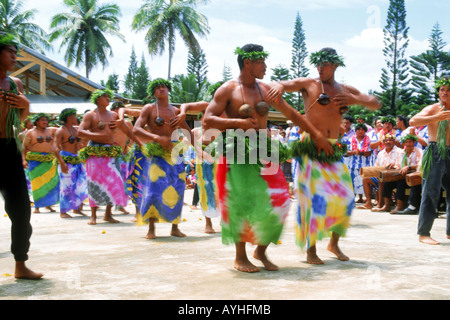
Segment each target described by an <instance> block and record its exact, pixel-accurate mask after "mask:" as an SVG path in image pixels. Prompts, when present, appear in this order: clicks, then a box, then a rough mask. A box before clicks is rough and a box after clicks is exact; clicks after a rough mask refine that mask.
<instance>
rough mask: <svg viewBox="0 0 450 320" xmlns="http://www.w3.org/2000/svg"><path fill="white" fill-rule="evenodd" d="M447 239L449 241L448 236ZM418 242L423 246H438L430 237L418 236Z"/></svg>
mask: <svg viewBox="0 0 450 320" xmlns="http://www.w3.org/2000/svg"><path fill="white" fill-rule="evenodd" d="M447 239H449V236H447ZM419 241H420V242H422V243H425V244H431V245H438V244H440V243H439V242H437V241H436V240H434V239H433V238H431V237H430V236H419Z"/></svg>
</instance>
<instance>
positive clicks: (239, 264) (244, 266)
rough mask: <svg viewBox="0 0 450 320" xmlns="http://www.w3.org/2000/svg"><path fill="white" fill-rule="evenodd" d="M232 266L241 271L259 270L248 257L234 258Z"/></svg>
mask: <svg viewBox="0 0 450 320" xmlns="http://www.w3.org/2000/svg"><path fill="white" fill-rule="evenodd" d="M234 268H235V269H236V270H239V271H242V272H248V273H254V272H259V268H258V267H257V266H255V265H254V264H252V263H251V262H250V261H249V260H248V259H243V260H237V259H236V260H235V261H234Z"/></svg>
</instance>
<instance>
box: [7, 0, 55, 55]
mask: <svg viewBox="0 0 450 320" xmlns="http://www.w3.org/2000/svg"><path fill="white" fill-rule="evenodd" d="M22 8H23V1H22V0H18V1H14V0H0V30H2V31H4V32H7V33H10V34H13V35H14V36H15V37H16V38H17V39H18V41H19V42H20V43H21V44H23V45H25V46H27V47H30V48H32V49H35V50H38V51H40V52H41V53H44V50H43V49H46V50H49V49H51V46H50V43H49V41H48V35H47V33H46V32H45V31H44V30H43V29H42V28H41V27H39V26H38V25H37V24H35V23H33V22H29V21H30V20H34V18H35V17H34V15H35V13H36V12H37V10H36V9H31V10H26V11H22Z"/></svg>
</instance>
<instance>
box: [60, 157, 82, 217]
mask: <svg viewBox="0 0 450 320" xmlns="http://www.w3.org/2000/svg"><path fill="white" fill-rule="evenodd" d="M60 155H61V157H63V159H64V161H65V162H66V164H67V167H68V169H69V171H68V172H67V173H63V172H62V171H61V166H58V172H59V182H60V204H59V206H60V210H61V212H69V211H70V210H78V209H79V208H80V206H81V204H82V203H83V201H84V200H86V199H87V197H88V188H87V177H86V168H85V166H84V163H83V162H81V159H80V158H79V157H78V155H77V154H74V153H71V152H67V151H61V152H60Z"/></svg>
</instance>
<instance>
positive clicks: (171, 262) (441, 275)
mask: <svg viewBox="0 0 450 320" xmlns="http://www.w3.org/2000/svg"><path fill="white" fill-rule="evenodd" d="M191 199H192V190H187V192H186V197H185V201H186V202H188V203H190V202H191ZM0 201H2V200H0ZM0 208H1V209H0V299H1V300H27V299H30V300H92V299H96V300H98V299H100V300H305V299H314V300H315V299H340V300H378V299H381V300H394V299H405V300H416V299H417V300H418V299H425V300H444V299H449V298H450V273H449V271H448V270H449V265H450V240H447V239H446V236H445V225H446V219H445V217H441V218H439V219H436V221H435V224H434V227H433V230H432V236H433V237H434V238H435V239H436V240H438V241H441V245H439V246H430V245H425V244H422V243H419V242H418V237H417V235H416V228H417V218H418V217H417V216H406V215H405V216H399V215H389V214H388V213H373V212H369V211H367V210H355V211H354V213H353V217H352V225H351V227H350V228H349V230H348V235H347V237H345V238H343V239H342V241H341V248H342V250H343V251H344V252H345V253H346V254H347V255H348V256H349V257H350V258H351V260H350V261H347V262H341V261H338V260H337V259H336V258H335V257H334V256H333V255H332V254H331V253H329V252H328V251H327V250H326V245H327V243H328V241H322V242H320V243H319V244H318V253H319V256H320V257H321V258H322V259H323V260H324V261H325V264H324V265H319V266H316V265H309V264H307V263H306V262H305V254H304V253H303V252H301V251H300V249H299V248H298V247H296V245H295V242H294V238H295V232H294V222H295V213H296V202H295V201H293V202H292V207H291V214H290V216H289V218H288V220H287V223H286V226H285V229H284V233H283V235H282V238H281V243H280V244H279V245H277V246H275V245H271V246H270V247H269V249H268V255H269V258H270V259H271V260H272V261H273V262H274V263H276V264H277V265H278V266H279V267H280V270H279V271H277V272H269V271H266V270H264V269H262V270H261V272H259V273H254V274H247V273H242V272H239V271H236V270H235V269H234V268H233V260H234V246H225V245H223V244H222V243H221V235H220V222H219V219H218V218H216V219H214V225H215V228H216V231H218V232H217V233H216V234H214V235H208V234H205V233H203V229H204V224H205V220H204V218H202V215H201V212H200V211H199V210H191V209H190V208H189V206H187V205H186V206H184V210H183V218H184V219H185V221H184V222H183V223H182V224H180V229H181V230H182V231H183V232H185V233H186V234H187V235H188V236H187V237H186V238H174V237H171V236H169V232H170V225H169V224H158V225H157V235H158V238H157V239H156V240H147V239H145V235H146V232H147V227H140V226H136V225H135V224H134V223H133V222H131V220H132V218H133V213H134V211H133V207H132V206H128V208H127V209H128V210H129V211H131V212H132V214H129V215H122V214H119V213H117V214H116V215H115V218H116V219H118V220H120V221H121V223H119V224H110V223H105V222H103V221H102V211H101V212H100V214H99V219H98V224H97V225H95V226H90V225H88V224H87V222H88V219H89V218H88V217H81V216H75V217H74V218H72V219H61V218H60V217H59V214H58V213H49V212H47V210H45V209H42V212H43V213H40V214H33V215H32V220H31V221H32V225H33V230H34V231H33V236H32V238H31V243H32V245H31V250H30V259H29V261H28V262H27V265H28V266H29V267H30V268H31V269H33V270H35V271H40V272H43V273H44V274H45V276H44V278H43V279H42V280H39V281H27V280H16V279H15V278H14V276H13V273H14V260H13V257H12V255H11V253H10V220H9V218H8V217H7V216H6V215H5V213H4V210H3V203H0ZM85 208H87V209H88V206H85ZM55 209H58V207H55ZM84 212H85V213H86V214H88V215H89V214H90V212H89V211H88V210H85V211H84ZM253 249H254V246H251V245H248V252H249V253H250V254H251V253H252V251H253ZM255 264H257V265H260V264H259V263H258V261H255Z"/></svg>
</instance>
